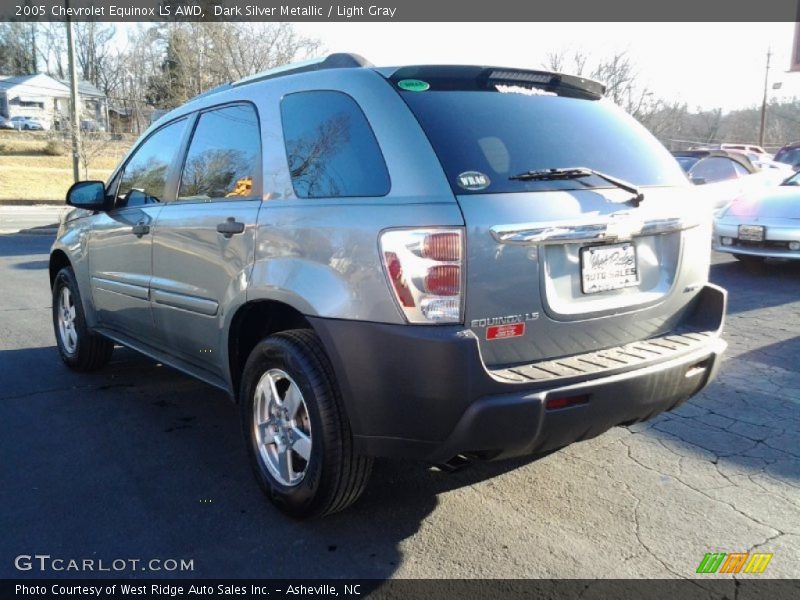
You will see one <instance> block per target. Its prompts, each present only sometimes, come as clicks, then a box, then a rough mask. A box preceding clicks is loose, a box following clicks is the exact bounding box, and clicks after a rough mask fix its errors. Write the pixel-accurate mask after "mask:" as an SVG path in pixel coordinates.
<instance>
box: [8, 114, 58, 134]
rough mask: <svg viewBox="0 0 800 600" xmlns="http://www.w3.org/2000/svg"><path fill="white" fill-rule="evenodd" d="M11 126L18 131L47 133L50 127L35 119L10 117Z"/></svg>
mask: <svg viewBox="0 0 800 600" xmlns="http://www.w3.org/2000/svg"><path fill="white" fill-rule="evenodd" d="M10 121H11V124H12V125H13V126H14V129H18V130H19V131H22V130H28V131H47V130H48V129H50V127H49V126H48V125H47V123H45V122H44V121H43V120H41V119H39V118H37V117H20V116H18V117H11V119H10Z"/></svg>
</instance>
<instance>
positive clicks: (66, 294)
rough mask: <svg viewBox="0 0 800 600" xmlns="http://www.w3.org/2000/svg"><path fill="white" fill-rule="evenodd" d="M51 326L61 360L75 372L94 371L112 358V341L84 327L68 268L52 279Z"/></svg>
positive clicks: (70, 272)
mask: <svg viewBox="0 0 800 600" xmlns="http://www.w3.org/2000/svg"><path fill="white" fill-rule="evenodd" d="M53 329H54V330H55V334H56V346H57V347H58V353H59V355H60V356H61V360H63V361H64V364H65V365H67V366H68V367H69V368H70V369H72V370H74V371H96V370H98V369H101V368H102V367H104V366H105V365H106V364H107V363H108V361H109V360H111V353H112V352H113V351H114V344H113V342H111V341H109V340H107V339H106V338H104V337H101V336H99V335H94V334H92V333H91V331H89V328H88V327H87V326H86V318H85V316H84V314H83V304H82V303H81V296H80V292H79V291H78V284H77V282H76V281H75V273H73V271H72V268H71V267H64V268H63V269H61V270H60V271H59V272H58V275H56V278H55V280H54V282H53Z"/></svg>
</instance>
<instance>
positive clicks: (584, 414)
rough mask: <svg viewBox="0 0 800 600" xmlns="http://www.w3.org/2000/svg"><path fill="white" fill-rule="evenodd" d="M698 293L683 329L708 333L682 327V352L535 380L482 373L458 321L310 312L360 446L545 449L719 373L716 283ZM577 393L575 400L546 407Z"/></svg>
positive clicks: (654, 406) (643, 411) (640, 412)
mask: <svg viewBox="0 0 800 600" xmlns="http://www.w3.org/2000/svg"><path fill="white" fill-rule="evenodd" d="M695 302H696V304H695V306H694V307H693V310H692V312H691V314H690V316H689V317H688V319H687V322H686V324H685V325H686V329H693V330H695V331H703V332H704V333H703V335H702V336H698V335H696V334H691V333H690V334H689V335H692V336H694V337H695V338H696V339H697V340H698V341H697V343H694V344H692V345H690V346H689V345H687V346H686V349H685V350H684V349H683V346H682V345H680V344H673V345H674V346H676V348H675V349H674V350H669V351H667V350H664V353H663V355H661V356H653V357H652V358H650V359H648V360H644V361H638V362H636V361H634V364H632V365H617V366H616V367H609V368H601V369H597V368H595V369H594V370H592V371H591V372H586V373H571V374H569V375H564V376H559V377H549V378H542V379H536V378H533V379H532V378H530V377H518V378H516V379H515V380H512V379H510V378H509V377H508V375H509V369H503V370H500V371H490V370H488V369H487V368H486V367H485V365H484V364H483V362H482V360H481V357H480V352H479V349H478V343H477V341H476V340H475V338H474V337H473V336H472V335H471V334H465V330H464V328H463V327H462V326H453V327H451V326H445V327H429V326H407V325H385V324H378V323H364V322H356V321H340V320H332V319H320V318H310V319H309V320H310V322H311V324H312V326H313V327H314V328H315V330H316V331H317V333H318V334H319V335H320V337H321V338H322V341H323V343H324V344H325V347H326V349H327V351H328V354H329V356H330V358H331V361H332V363H333V367H334V370H335V372H336V375H337V379H338V382H339V386H340V389H341V391H342V396H343V398H344V402H345V406H346V409H347V412H348V417H349V419H350V423H351V427H352V430H353V435H354V440H355V444H356V447H357V449H358V451H359V452H361V453H364V454H367V455H372V456H394V457H409V458H417V459H423V460H427V461H431V462H443V461H446V460H448V459H450V458H452V457H453V456H456V455H458V454H472V455H477V456H481V457H485V458H502V457H510V456H518V455H523V454H530V453H537V452H546V451H548V450H552V449H555V448H559V447H562V446H565V445H567V444H569V443H571V442H574V441H578V440H584V439H588V438H591V437H594V436H596V435H599V434H601V433H603V432H604V431H606V430H608V429H609V428H611V427H614V426H616V425H620V424H627V423H632V422H636V421H642V420H645V419H649V418H651V417H653V416H655V415H657V414H659V413H661V412H663V411H666V410H671V409H672V408H675V407H676V406H678V405H679V404H681V403H682V402H683V401H685V400H686V399H688V398H690V397H691V396H693V395H694V394H696V393H697V392H699V391H700V390H701V389H702V388H703V387H705V386H706V385H707V384H708V383H709V382H710V381H711V380H712V379H713V378H714V377H715V375H716V373H717V371H718V369H719V364H720V357H721V355H722V353H723V352H724V350H725V347H726V344H725V342H724V341H723V340H721V339H720V338H719V331H720V330H721V327H722V320H723V316H724V312H725V292H724V290H721V289H720V288H717V287H715V286H711V285H709V286H707V287H706V288H704V289H703V290H702V291H701V292H700V293H699V294H698V296H697V299H696V301H695ZM678 337H680V336H678ZM617 350H619V351H622V350H624V348H621V349H617ZM609 355H613V354H609ZM587 356H589V355H587ZM599 356H601V355H599ZM600 362H602V360H601V361H600ZM539 364H544V363H539ZM565 364H566V363H565ZM573 364H575V363H573ZM609 364H610V363H609ZM526 368H527V369H528V371H525V369H526ZM510 370H511V371H519V372H520V373H526V372H527V373H531V372H534V373H535V372H536V369H530V368H529V366H520V368H519V369H517V367H512V368H511V369H510ZM574 397H580V398H581V402H582V403H581V404H579V405H575V406H571V407H568V408H561V409H552V410H548V408H547V402H548V400H551V399H554V398H574Z"/></svg>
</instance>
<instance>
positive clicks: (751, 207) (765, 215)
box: [714, 173, 800, 262]
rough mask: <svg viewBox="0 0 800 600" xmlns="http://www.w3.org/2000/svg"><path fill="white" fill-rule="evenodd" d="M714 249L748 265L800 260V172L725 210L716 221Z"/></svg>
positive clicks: (738, 201) (739, 199)
mask: <svg viewBox="0 0 800 600" xmlns="http://www.w3.org/2000/svg"><path fill="white" fill-rule="evenodd" d="M714 250H717V251H718V252H727V253H730V254H733V256H735V257H736V258H738V259H739V260H741V261H745V262H760V261H763V260H764V259H766V258H789V259H800V173H797V174H795V175H793V176H792V177H790V178H789V179H787V180H786V181H784V182H783V183H782V184H781V185H778V186H775V187H772V188H769V189H766V190H762V191H761V192H760V193H755V194H750V195H745V196H743V197H741V198H738V199H737V200H736V201H734V202H733V203H732V204H731V205H730V206H729V207H728V208H726V209H725V210H724V211H722V213H721V214H720V215H719V216H718V217H717V218H716V219H715V220H714Z"/></svg>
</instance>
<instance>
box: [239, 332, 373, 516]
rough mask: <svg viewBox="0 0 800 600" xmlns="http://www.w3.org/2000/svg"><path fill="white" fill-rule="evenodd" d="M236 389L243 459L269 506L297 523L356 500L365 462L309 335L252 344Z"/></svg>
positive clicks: (287, 335) (289, 335) (365, 477)
mask: <svg viewBox="0 0 800 600" xmlns="http://www.w3.org/2000/svg"><path fill="white" fill-rule="evenodd" d="M240 392H241V393H240V409H241V418H242V426H243V428H244V434H245V440H246V442H247V451H248V455H249V457H250V462H251V464H252V466H253V469H254V471H255V474H256V477H257V479H258V482H259V484H260V485H261V487H262V488H263V490H264V491H265V493H266V494H267V496H268V497H269V498H270V500H271V501H272V503H273V504H274V505H275V506H276V507H278V508H279V509H280V510H281V511H283V512H284V513H286V514H287V515H289V516H292V517H294V518H298V519H305V518H312V517H321V516H324V515H328V514H331V513H335V512H338V511H340V510H343V509H345V508H347V507H348V506H350V505H351V504H353V503H354V502H355V501H356V500H358V498H359V497H360V496H361V494H362V493H363V491H364V489H365V488H366V485H367V481H368V479H369V475H370V473H371V471H372V459H371V458H368V457H365V456H360V455H358V454H356V452H355V451H354V449H353V436H352V432H351V431H350V424H349V422H348V420H347V415H346V414H345V411H344V405H343V403H342V399H341V395H340V393H339V389H338V386H337V385H336V380H335V376H334V373H333V369H332V367H331V364H330V361H329V360H328V357H327V356H326V354H325V352H324V349H323V346H322V342H321V341H320V339H319V338H318V337H317V335H316V334H315V333H314V332H313V331H310V330H307V329H294V330H290V331H284V332H282V333H278V334H276V335H272V336H270V337H268V338H266V339H264V340H262V341H261V342H260V343H259V344H257V345H256V347H255V348H254V349H253V351H252V352H251V353H250V357H249V358H248V359H247V364H246V365H245V367H244V372H243V374H242V383H241V390H240Z"/></svg>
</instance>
